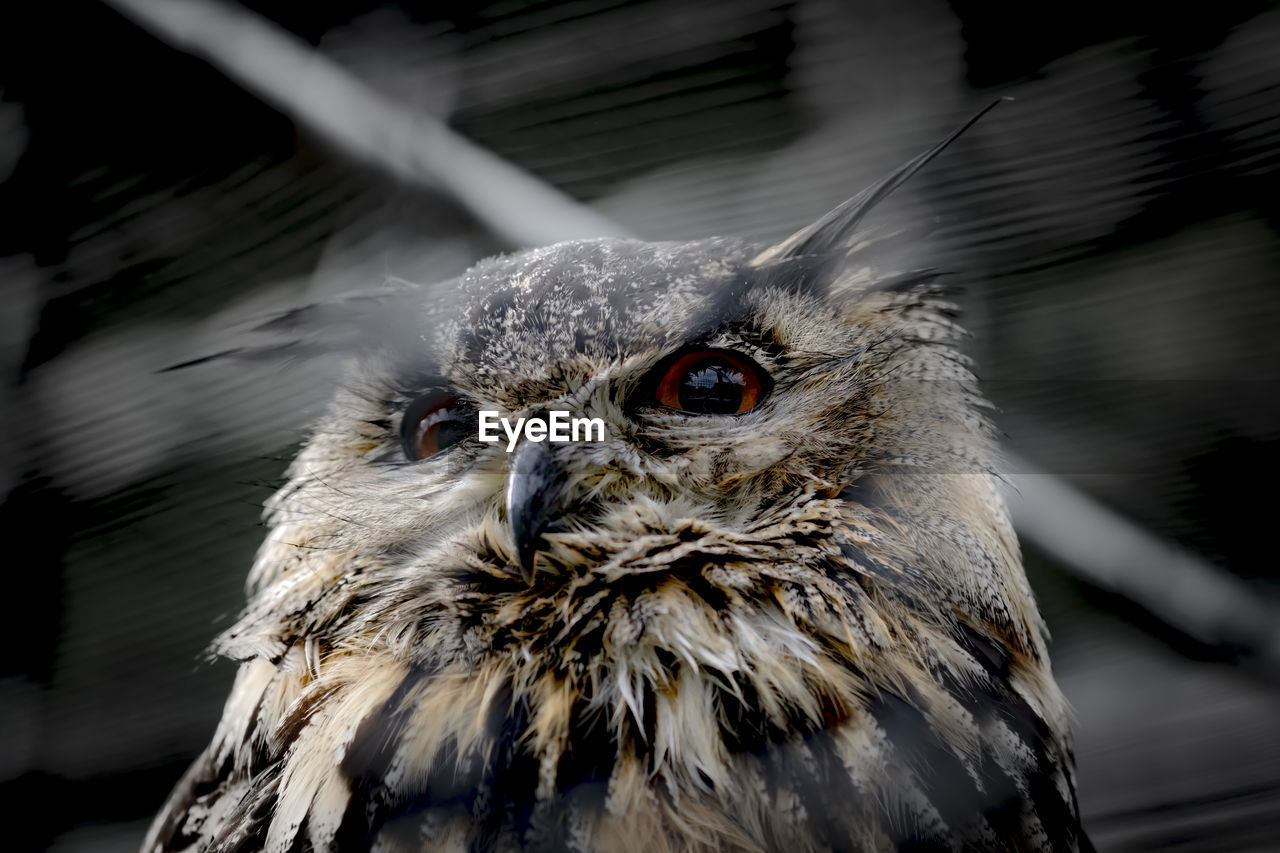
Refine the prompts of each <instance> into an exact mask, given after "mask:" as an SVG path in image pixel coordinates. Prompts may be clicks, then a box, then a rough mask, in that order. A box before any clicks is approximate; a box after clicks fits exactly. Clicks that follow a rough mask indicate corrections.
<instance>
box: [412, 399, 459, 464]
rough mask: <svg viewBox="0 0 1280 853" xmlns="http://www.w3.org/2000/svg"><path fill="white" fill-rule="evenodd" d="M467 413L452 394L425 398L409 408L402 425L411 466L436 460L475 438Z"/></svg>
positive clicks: (416, 401)
mask: <svg viewBox="0 0 1280 853" xmlns="http://www.w3.org/2000/svg"><path fill="white" fill-rule="evenodd" d="M474 432H475V427H474V424H472V423H471V422H470V419H469V418H468V417H467V411H466V410H465V409H463V408H461V407H460V406H459V405H458V398H457V397H455V396H453V395H452V394H445V393H440V392H435V393H431V394H425V395H423V396H421V397H419V398H418V399H416V400H414V401H413V402H412V403H410V404H409V408H408V409H406V410H405V413H404V420H403V421H401V422H400V442H401V444H402V445H403V446H404V455H405V456H406V457H408V459H409V460H410V461H412V462H416V461H418V460H419V459H426V458H427V457H428V456H435V455H436V454H437V453H439V452H440V451H442V450H444V449H446V448H448V447H451V446H452V445H454V444H457V443H458V442H459V441H461V440H462V439H464V438H466V437H467V435H468V434H474Z"/></svg>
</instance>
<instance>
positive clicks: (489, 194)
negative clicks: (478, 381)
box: [104, 0, 624, 246]
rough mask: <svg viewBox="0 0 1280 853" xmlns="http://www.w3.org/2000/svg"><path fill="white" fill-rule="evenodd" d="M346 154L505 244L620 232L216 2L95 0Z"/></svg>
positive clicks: (262, 23)
mask: <svg viewBox="0 0 1280 853" xmlns="http://www.w3.org/2000/svg"><path fill="white" fill-rule="evenodd" d="M104 2H105V3H106V4H107V5H108V6H111V7H112V8H114V9H116V10H117V11H119V12H120V13H122V14H124V15H125V16H127V17H129V18H130V19H132V20H133V21H134V22H135V23H137V24H138V25H140V26H141V27H143V28H144V29H146V30H148V31H149V32H151V33H152V34H154V35H155V36H157V37H158V38H160V39H161V40H162V41H164V42H165V43H167V44H169V45H171V46H173V47H175V48H177V49H179V50H182V51H185V52H186V53H189V54H192V55H194V56H199V57H201V58H202V59H205V60H207V61H208V62H209V63H210V64H211V65H213V66H214V67H215V68H217V69H218V70H220V71H221V72H222V73H224V74H226V75H227V76H228V77H229V78H231V79H232V80H235V81H236V82H237V83H239V84H240V85H241V86H243V87H244V88H245V89H246V90H248V91H249V92H252V93H253V94H255V95H257V96H258V97H259V98H261V99H262V100H263V101H265V102H267V103H269V104H271V105H272V106H274V107H275V108H276V109H278V110H280V111H281V112H282V113H284V114H285V115H287V116H288V117H290V118H291V119H293V120H294V121H296V122H297V123H298V124H300V125H302V126H304V127H306V128H308V129H309V130H310V131H311V132H312V133H314V134H315V135H316V136H317V137H319V138H320V139H322V140H323V141H324V142H326V143H328V144H330V145H333V146H335V147H336V148H338V149H340V150H341V151H342V152H343V153H345V154H346V155H347V156H349V157H352V158H353V159H356V160H358V161H360V162H363V163H366V164H368V165H371V166H373V167H374V168H377V169H379V170H381V171H383V172H386V173H387V174H388V175H390V176H392V177H393V178H395V179H397V180H399V181H403V182H405V183H408V184H410V185H415V186H421V187H428V188H431V189H439V190H443V191H444V192H446V193H448V194H449V195H451V196H452V197H453V198H455V199H456V200H457V201H458V202H459V203H460V204H461V205H463V206H464V207H465V208H467V209H468V210H469V211H471V213H472V214H474V215H475V216H476V218H477V219H479V220H480V221H481V222H483V223H484V224H485V225H486V226H488V227H489V228H490V229H491V230H493V231H494V233H496V234H498V235H499V236H501V237H502V238H504V239H505V240H507V241H508V242H509V243H510V244H511V245H512V246H543V245H546V244H548V243H554V242H557V241H559V240H571V239H577V238H584V237H606V236H623V233H624V229H622V228H621V227H620V226H619V225H618V224H617V223H615V222H613V221H612V220H610V219H608V218H606V217H603V216H600V215H598V214H596V213H595V212H594V211H592V210H591V209H590V208H588V207H586V206H585V205H582V204H579V203H578V202H577V201H575V200H574V199H572V198H570V197H569V196H567V195H565V194H564V193H562V192H560V191H559V190H557V189H555V188H554V187H551V186H549V185H547V184H545V183H543V182H542V181H539V180H538V179H537V178H535V177H533V176H531V175H529V174H527V173H525V172H523V171H521V170H520V169H518V168H516V167H514V166H512V165H511V164H509V163H507V162H506V161H504V160H502V159H501V158H499V157H497V156H495V155H494V154H492V153H490V152H489V151H486V150H484V149H483V148H481V147H479V146H477V145H475V144H474V143H472V142H470V141H469V140H467V139H465V138H463V137H462V136H460V135H458V134H457V133H455V132H454V131H453V130H452V129H450V128H449V127H448V126H447V125H446V124H445V123H444V122H443V121H441V120H440V119H438V118H436V117H434V116H430V115H426V114H424V113H422V112H420V111H418V110H415V109H412V108H408V107H406V106H405V105H402V104H398V103H396V102H394V101H392V100H391V99H389V98H387V97H385V96H384V95H383V94H382V93H380V92H378V91H377V90H375V89H373V88H371V87H369V86H367V85H365V84H364V83H363V82H361V81H360V80H359V79H357V78H356V77H355V76H354V75H352V74H351V73H349V72H348V71H347V70H346V69H344V68H343V67H342V66H340V65H338V64H337V63H335V62H332V61H330V60H329V59H327V58H326V57H324V56H323V55H321V54H320V53H318V52H317V51H315V50H314V49H312V48H311V46H310V45H308V44H306V43H305V42H303V41H301V40H300V39H298V38H296V37H294V36H293V35H292V34H290V33H288V32H286V31H285V30H283V29H281V28H280V27H277V26H275V25H274V24H272V23H271V22H270V21H267V20H266V19H264V18H261V17H259V16H257V15H255V14H253V13H252V12H250V11H247V10H245V9H243V8H241V7H238V6H234V5H232V4H228V3H222V2H216V0H104Z"/></svg>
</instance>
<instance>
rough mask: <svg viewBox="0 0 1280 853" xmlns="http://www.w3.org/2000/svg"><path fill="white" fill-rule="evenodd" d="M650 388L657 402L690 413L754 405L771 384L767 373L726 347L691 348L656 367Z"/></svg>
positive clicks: (720, 412) (712, 412) (732, 412)
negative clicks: (722, 348)
mask: <svg viewBox="0 0 1280 853" xmlns="http://www.w3.org/2000/svg"><path fill="white" fill-rule="evenodd" d="M655 376H657V377H659V378H658V379H657V383H656V386H651V387H653V391H652V392H651V393H652V394H653V396H654V398H656V400H657V402H658V403H659V404H660V405H663V406H665V407H667V408H668V409H675V410H676V411H680V412H688V413H689V414H693V415H738V414H742V413H743V412H749V411H751V410H752V409H753V408H755V406H756V404H757V403H759V402H760V401H761V400H762V399H763V398H764V396H765V394H766V393H768V391H769V388H770V387H771V386H772V380H771V379H770V378H769V374H767V373H765V372H764V369H763V368H761V367H760V365H758V364H756V363H755V362H754V361H752V360H751V359H749V358H747V357H746V356H744V355H740V354H738V353H735V352H732V351H730V350H695V351H693V352H686V353H682V354H679V355H676V356H672V357H671V358H670V359H668V360H667V361H665V362H663V363H662V364H660V365H659V366H658V368H656V371H655Z"/></svg>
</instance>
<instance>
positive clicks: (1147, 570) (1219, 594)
mask: <svg viewBox="0 0 1280 853" xmlns="http://www.w3.org/2000/svg"><path fill="white" fill-rule="evenodd" d="M1006 458H1007V459H1008V460H1009V468H1010V469H1011V470H1013V471H1019V472H1023V473H1019V474H1012V475H1010V476H1009V480H1010V481H1011V482H1012V484H1013V486H1014V490H1013V493H1011V494H1010V495H1009V505H1010V509H1011V510H1012V512H1013V520H1014V524H1015V525H1016V526H1017V528H1018V533H1019V534H1020V535H1021V536H1023V537H1024V538H1025V539H1027V540H1028V541H1029V542H1032V543H1034V544H1035V546H1036V547H1037V548H1040V549H1042V550H1043V551H1045V552H1046V553H1048V554H1049V555H1051V556H1052V557H1053V558H1054V559H1056V560H1058V561H1060V562H1061V563H1062V564H1063V565H1064V566H1065V567H1067V568H1068V569H1070V570H1071V571H1072V572H1074V573H1075V574H1076V575H1077V576H1079V577H1081V578H1082V579H1084V580H1086V581H1088V582H1089V583H1091V584H1094V585H1095V586H1099V587H1102V588H1103V589H1106V590H1108V591H1111V592H1115V593H1118V594H1119V595H1122V596H1124V597H1125V598H1128V599H1130V600H1131V601H1135V602H1137V603H1138V604H1140V605H1141V606H1142V607H1144V608H1145V609H1146V610H1147V611H1148V612H1150V613H1152V614H1153V615H1155V616H1157V617H1159V618H1160V619H1162V620H1164V621H1165V622H1166V623H1168V624H1169V625H1172V626H1174V627H1175V628H1177V629H1179V630H1180V631H1182V632H1184V633H1185V634H1187V635H1188V636H1190V637H1193V638H1194V639H1196V640H1198V641H1200V642H1201V643H1204V644H1206V645H1210V646H1229V647H1236V648H1240V649H1243V650H1245V651H1247V652H1248V653H1249V654H1250V655H1251V656H1252V657H1253V658H1254V659H1255V660H1256V661H1257V663H1259V664H1261V665H1262V667H1263V669H1264V670H1266V671H1267V672H1268V673H1270V674H1276V673H1280V612H1277V608H1276V607H1274V606H1273V605H1271V604H1270V603H1269V602H1268V601H1266V600H1265V599H1263V598H1261V597H1259V596H1258V595H1257V594H1256V593H1255V592H1254V591H1253V590H1252V589H1251V588H1250V587H1249V586H1248V584H1246V583H1244V582H1243V581H1241V580H1239V579H1238V578H1236V577H1235V576H1234V575H1231V574H1228V573H1227V572H1224V571H1222V570H1220V569H1218V568H1217V567H1215V566H1213V565H1211V564H1209V563H1207V562H1205V561H1204V560H1202V559H1201V558H1199V557H1197V556H1196V555H1195V554H1192V553H1190V552H1188V551H1185V550H1183V549H1182V548H1180V547H1178V546H1176V545H1174V544H1172V543H1169V542H1166V541H1164V540H1162V539H1160V538H1158V537H1156V536H1153V535H1152V534H1150V533H1148V532H1146V531H1145V530H1142V529H1141V528H1139V527H1138V526H1137V525H1135V524H1133V523H1132V522H1130V521H1128V520H1127V519H1125V518H1123V517H1122V516H1120V515H1118V514H1117V513H1115V512H1112V511H1111V510H1110V509H1108V508H1106V507H1105V506H1103V505H1102V504H1100V503H1098V502H1097V501H1096V500H1094V499H1093V498H1091V497H1089V496H1088V495H1086V494H1084V493H1083V492H1080V491H1078V490H1076V489H1075V488H1072V487H1071V486H1070V485H1068V484H1067V483H1066V482H1064V481H1063V480H1062V479H1061V478H1059V477H1056V476H1054V475H1052V474H1048V473H1045V472H1042V471H1038V470H1037V469H1036V467H1035V466H1034V465H1032V464H1030V463H1028V462H1026V461H1025V460H1022V459H1018V458H1016V457H1013V456H1012V455H1011V454H1006Z"/></svg>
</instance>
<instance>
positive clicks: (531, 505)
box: [506, 440, 567, 583]
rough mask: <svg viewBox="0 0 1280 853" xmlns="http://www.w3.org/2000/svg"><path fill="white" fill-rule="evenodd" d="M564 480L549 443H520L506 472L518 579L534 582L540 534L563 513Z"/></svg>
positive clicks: (509, 520) (508, 505) (526, 441)
mask: <svg viewBox="0 0 1280 853" xmlns="http://www.w3.org/2000/svg"><path fill="white" fill-rule="evenodd" d="M566 483H567V477H566V476H565V473H564V471H563V470H562V469H561V468H560V466H559V465H558V464H557V463H556V460H555V458H554V453H553V451H552V448H551V445H550V443H549V442H535V441H528V440H525V441H521V442H520V444H519V445H518V446H517V447H516V450H515V454H514V455H513V456H512V459H511V465H510V467H509V468H508V469H507V494H506V504H507V524H508V525H509V526H510V529H511V538H512V540H514V542H515V546H516V558H517V561H518V562H519V565H520V576H521V577H522V578H524V581H525V583H532V582H533V571H534V559H535V558H536V557H537V555H538V551H539V549H540V548H541V546H542V545H543V544H544V542H543V538H542V534H543V532H544V531H546V529H547V526H548V525H549V524H550V523H551V522H552V521H554V520H555V519H556V518H557V517H559V515H560V513H561V512H563V510H564V504H565V497H566V489H565V486H566Z"/></svg>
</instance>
